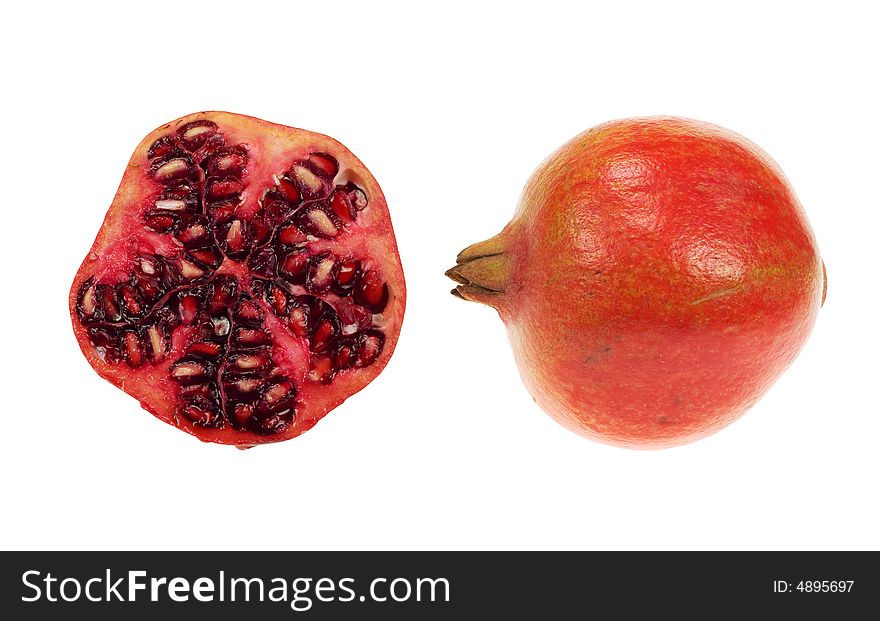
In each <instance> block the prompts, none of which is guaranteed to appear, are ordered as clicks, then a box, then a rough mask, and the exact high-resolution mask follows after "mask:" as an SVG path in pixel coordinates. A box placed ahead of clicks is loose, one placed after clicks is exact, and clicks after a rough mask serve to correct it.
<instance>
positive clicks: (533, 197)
mask: <svg viewBox="0 0 880 621" xmlns="http://www.w3.org/2000/svg"><path fill="white" fill-rule="evenodd" d="M447 275H448V276H450V277H451V278H452V279H453V280H455V281H457V282H458V283H459V285H458V286H457V287H456V288H455V289H454V290H453V292H452V293H453V294H454V295H456V296H457V297H460V298H463V299H465V300H472V301H475V302H481V303H483V304H487V305H489V306H491V307H493V308H495V309H496V310H497V311H498V313H499V315H500V317H501V319H502V320H503V321H504V323H505V324H506V327H507V331H508V335H509V337H510V341H511V344H512V346H513V350H514V354H515V356H516V360H517V364H518V366H519V369H520V373H521V375H522V378H523V380H524V382H525V384H526V386H527V388H528V389H529V391H530V392H531V394H532V396H533V397H534V399H535V401H536V402H537V403H538V405H539V406H541V407H542V408H543V409H544V410H545V411H546V412H548V413H549V414H550V415H551V416H552V417H553V418H555V419H556V420H557V421H558V422H560V423H561V424H563V425H564V426H565V427H567V428H569V429H571V430H573V431H575V432H577V433H579V434H582V435H584V436H586V437H588V438H592V439H594V440H599V441H603V442H606V443H610V444H614V445H618V446H625V447H633V448H662V447H669V446H675V445H680V444H684V443H687V442H691V441H693V440H696V439H698V438H702V437H704V436H707V435H709V434H711V433H713V432H715V431H718V430H719V429H721V428H722V427H724V426H725V425H727V424H729V423H730V422H732V421H733V420H735V419H736V418H738V417H739V416H740V415H742V414H743V413H744V412H745V411H746V410H747V409H748V408H749V407H750V406H751V405H752V404H754V403H755V402H756V401H757V400H758V399H759V398H760V397H761V396H762V395H763V394H764V393H765V392H766V391H767V389H768V388H769V387H770V386H771V385H772V384H773V382H774V381H775V380H776V379H777V378H778V377H779V376H780V374H781V373H782V372H783V371H784V370H785V369H786V367H788V365H789V364H790V363H791V362H792V360H793V359H794V358H795V356H796V355H797V354H798V352H799V351H800V349H801V347H802V346H803V344H804V341H805V340H806V338H807V336H808V334H809V332H810V330H811V328H812V326H813V323H814V321H815V318H816V314H817V311H818V309H819V307H820V306H821V304H822V302H824V298H825V271H824V265H823V264H822V261H821V260H820V258H819V255H818V252H817V247H816V241H815V239H814V237H813V233H812V231H811V229H810V225H809V223H808V222H807V218H806V216H805V214H804V211H803V209H802V208H801V206H800V204H799V203H798V201H797V198H795V195H794V192H793V190H792V188H791V187H790V186H789V184H788V182H787V181H786V179H785V177H784V176H783V174H782V171H781V170H780V169H779V168H778V167H777V165H776V164H775V163H774V162H773V161H772V160H771V159H770V158H769V156H767V155H766V154H765V153H764V152H762V151H761V150H760V149H759V148H758V147H756V146H755V145H754V144H752V143H750V142H748V141H747V140H745V139H744V138H742V137H741V136H738V135H736V134H734V133H732V132H730V131H727V130H725V129H723V128H720V127H716V126H713V125H709V124H706V123H701V122H698V121H692V120H687V119H679V118H637V119H627V120H621V121H614V122H610V123H606V124H603V125H600V126H598V127H595V128H593V129H591V130H589V131H587V132H585V133H583V134H581V135H579V136H577V137H576V138H574V139H573V140H572V141H570V142H569V143H568V144H566V145H564V146H563V147H562V148H560V149H559V150H558V151H556V152H555V153H554V154H553V155H552V156H550V158H549V159H548V160H546V161H545V162H544V163H543V164H542V165H541V166H540V168H538V170H537V171H536V172H535V173H534V174H533V176H532V178H531V179H530V180H529V181H528V183H527V184H526V187H525V190H524V192H523V196H522V198H521V201H520V204H519V207H518V209H517V211H516V214H515V215H514V218H513V220H512V221H511V222H510V223H509V224H508V225H507V226H506V227H505V228H504V230H503V231H502V232H501V233H500V234H498V235H497V236H495V237H493V238H491V239H489V240H487V241H484V242H481V243H478V244H474V245H472V246H470V247H468V248H466V249H465V250H463V251H462V252H461V254H459V255H458V259H457V264H456V266H455V267H453V268H452V269H451V270H449V271H448V272H447Z"/></svg>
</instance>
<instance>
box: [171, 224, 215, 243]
mask: <svg viewBox="0 0 880 621" xmlns="http://www.w3.org/2000/svg"><path fill="white" fill-rule="evenodd" d="M177 239H179V240H180V242H181V243H182V244H184V245H189V246H197V245H199V244H201V243H203V242H205V241H207V240H208V239H209V238H208V227H206V226H205V225H204V224H200V223H197V224H193V225H190V226H188V227H186V228H185V229H183V230H182V231H181V232H180V233H178V234H177Z"/></svg>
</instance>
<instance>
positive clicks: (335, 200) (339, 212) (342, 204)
mask: <svg viewBox="0 0 880 621" xmlns="http://www.w3.org/2000/svg"><path fill="white" fill-rule="evenodd" d="M330 209H331V210H333V213H334V214H335V215H336V217H337V218H339V221H340V222H342V223H350V222H354V218H355V215H356V213H357V212H355V209H354V206H353V205H352V204H351V199H349V197H348V194H346V193H345V192H342V191H340V190H335V191H334V192H333V194H332V195H331V196H330Z"/></svg>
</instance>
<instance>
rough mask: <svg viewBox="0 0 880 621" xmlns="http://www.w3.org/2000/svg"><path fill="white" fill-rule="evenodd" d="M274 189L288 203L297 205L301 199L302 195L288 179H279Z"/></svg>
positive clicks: (285, 177)
mask: <svg viewBox="0 0 880 621" xmlns="http://www.w3.org/2000/svg"><path fill="white" fill-rule="evenodd" d="M275 187H276V191H277V192H278V194H279V195H280V196H281V197H282V198H283V199H284V200H285V201H287V202H289V203H298V202H299V201H300V200H301V199H302V195H301V194H300V193H299V190H298V189H297V187H296V184H295V183H294V182H293V180H291V178H290V177H287V176H284V177H281V178H280V179H278V184H277V185H276V186H275Z"/></svg>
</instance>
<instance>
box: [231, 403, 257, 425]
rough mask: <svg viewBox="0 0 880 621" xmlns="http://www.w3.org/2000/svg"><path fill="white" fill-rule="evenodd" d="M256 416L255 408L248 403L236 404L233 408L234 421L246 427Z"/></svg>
mask: <svg viewBox="0 0 880 621" xmlns="http://www.w3.org/2000/svg"><path fill="white" fill-rule="evenodd" d="M253 416H254V407H253V406H252V405H248V404H246V403H236V404H235V405H234V406H233V407H232V420H233V421H234V422H235V423H237V424H238V425H239V426H241V427H244V426H246V425H247V424H248V422H249V421H250V420H251V418H253Z"/></svg>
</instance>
